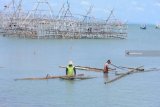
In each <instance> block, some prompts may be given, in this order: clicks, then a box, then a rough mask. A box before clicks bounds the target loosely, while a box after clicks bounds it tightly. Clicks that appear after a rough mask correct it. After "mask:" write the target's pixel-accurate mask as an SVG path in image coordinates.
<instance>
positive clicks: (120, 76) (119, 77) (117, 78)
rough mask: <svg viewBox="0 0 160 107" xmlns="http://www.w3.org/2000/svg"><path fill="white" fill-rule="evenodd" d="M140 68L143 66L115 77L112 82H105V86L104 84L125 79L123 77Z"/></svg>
mask: <svg viewBox="0 0 160 107" xmlns="http://www.w3.org/2000/svg"><path fill="white" fill-rule="evenodd" d="M141 67H143V66H140V67H137V68H135V69H131V70H130V71H128V72H126V73H124V74H122V75H119V76H118V77H116V78H114V79H112V80H109V81H106V82H105V84H106V83H112V82H114V81H116V80H119V79H121V78H122V77H125V76H127V75H129V74H131V73H132V72H134V71H135V70H137V69H139V68H141Z"/></svg>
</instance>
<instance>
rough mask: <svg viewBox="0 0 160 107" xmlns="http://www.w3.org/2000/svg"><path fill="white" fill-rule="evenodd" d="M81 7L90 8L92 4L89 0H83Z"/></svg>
mask: <svg viewBox="0 0 160 107" xmlns="http://www.w3.org/2000/svg"><path fill="white" fill-rule="evenodd" d="M81 5H84V6H90V5H91V3H90V2H89V1H88V0H82V1H81Z"/></svg>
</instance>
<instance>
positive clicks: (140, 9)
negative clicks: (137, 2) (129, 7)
mask: <svg viewBox="0 0 160 107" xmlns="http://www.w3.org/2000/svg"><path fill="white" fill-rule="evenodd" d="M135 9H136V10H138V11H144V8H143V7H139V6H137V7H135Z"/></svg>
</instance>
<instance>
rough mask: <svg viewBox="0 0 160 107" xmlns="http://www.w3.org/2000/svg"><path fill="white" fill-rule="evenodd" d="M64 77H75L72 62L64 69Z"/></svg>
mask: <svg viewBox="0 0 160 107" xmlns="http://www.w3.org/2000/svg"><path fill="white" fill-rule="evenodd" d="M66 75H67V76H75V75H76V69H75V67H74V66H73V62H72V61H69V63H68V66H67V67H66Z"/></svg>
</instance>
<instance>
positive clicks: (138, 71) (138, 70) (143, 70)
mask: <svg viewBox="0 0 160 107" xmlns="http://www.w3.org/2000/svg"><path fill="white" fill-rule="evenodd" d="M150 71H160V69H158V68H150V69H147V70H145V69H136V71H134V72H132V73H142V72H150ZM123 74H124V73H115V75H123Z"/></svg>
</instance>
